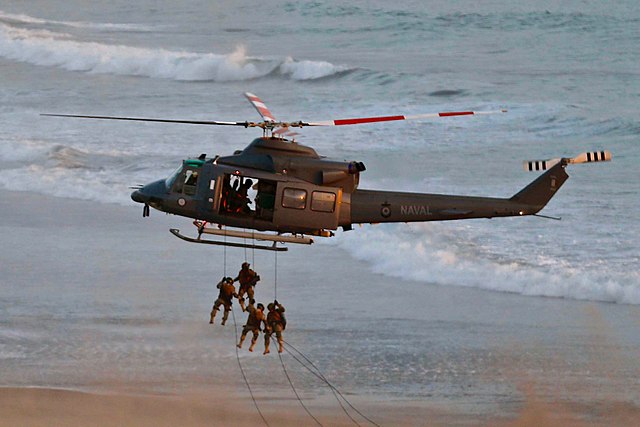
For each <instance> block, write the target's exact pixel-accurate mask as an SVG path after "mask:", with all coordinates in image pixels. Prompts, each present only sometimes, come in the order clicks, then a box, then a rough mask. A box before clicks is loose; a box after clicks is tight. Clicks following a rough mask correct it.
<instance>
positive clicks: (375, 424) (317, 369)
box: [283, 340, 380, 427]
mask: <svg viewBox="0 0 640 427" xmlns="http://www.w3.org/2000/svg"><path fill="white" fill-rule="evenodd" d="M283 342H284V344H285V345H286V346H287V347H291V348H292V349H293V350H294V351H295V352H296V353H298V354H299V355H300V356H301V357H302V358H303V359H304V360H306V361H307V363H309V364H310V365H311V366H313V368H314V369H315V370H316V371H317V372H316V371H314V370H312V369H311V368H309V366H307V365H306V364H305V363H304V362H302V361H301V360H300V359H298V358H297V357H296V355H294V354H293V353H291V351H289V349H288V348H287V347H285V350H286V351H287V353H289V354H290V355H291V357H293V358H294V359H295V360H296V361H297V362H298V363H299V364H301V365H302V366H303V367H304V368H305V369H307V370H308V371H309V372H311V373H312V374H313V375H314V376H315V377H316V378H318V379H320V380H321V381H322V382H324V383H325V384H327V386H329V388H330V389H331V390H332V391H333V392H334V395H335V394H336V393H337V394H338V395H339V396H340V397H341V398H342V399H343V400H344V401H345V402H346V403H347V405H349V407H350V408H351V409H353V410H354V411H355V412H356V413H357V414H358V415H360V416H361V417H362V418H363V419H365V420H367V421H368V422H369V423H371V424H373V425H374V426H376V427H380V425H379V424H377V423H376V422H374V421H373V420H371V419H370V418H368V417H367V416H365V415H364V414H363V413H362V412H360V411H359V410H358V409H357V408H356V407H355V406H353V405H352V404H351V402H349V400H348V399H347V398H346V397H344V395H343V394H342V393H341V392H340V390H338V389H337V388H336V387H335V386H334V385H333V384H331V383H330V382H329V380H328V379H327V378H326V377H325V376H324V374H323V373H322V371H320V369H319V368H318V367H317V366H316V365H315V364H314V363H313V362H312V361H311V360H310V359H309V358H308V357H307V356H305V354H304V353H302V352H301V351H300V350H298V349H297V348H295V347H294V346H293V345H292V344H290V343H288V342H287V341H284V340H283ZM336 399H337V396H336ZM337 400H338V403H340V400H339V399H337ZM340 406H341V407H342V410H343V411H344V412H345V414H347V416H348V417H349V418H350V419H351V421H353V422H354V423H355V424H356V425H358V426H359V425H360V424H359V423H358V422H357V421H356V420H355V419H353V417H351V415H350V414H349V412H348V411H347V410H346V408H345V407H344V406H343V405H342V403H340Z"/></svg>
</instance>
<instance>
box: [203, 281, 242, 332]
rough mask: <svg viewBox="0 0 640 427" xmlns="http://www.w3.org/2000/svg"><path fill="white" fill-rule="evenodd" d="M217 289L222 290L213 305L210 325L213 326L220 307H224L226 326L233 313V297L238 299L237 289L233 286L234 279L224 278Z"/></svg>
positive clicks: (223, 317)
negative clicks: (231, 312) (230, 313)
mask: <svg viewBox="0 0 640 427" xmlns="http://www.w3.org/2000/svg"><path fill="white" fill-rule="evenodd" d="M216 288H218V289H220V292H219V293H218V299H216V301H215V302H214V303H213V308H212V310H211V320H209V323H211V324H213V319H214V318H215V317H216V313H217V312H218V310H219V309H220V306H221V305H224V315H223V316H222V326H224V324H225V323H226V322H227V318H228V317H229V312H230V311H231V305H232V304H233V302H232V300H233V297H236V298H238V294H237V293H236V288H235V287H234V286H233V279H232V278H231V277H223V278H222V280H221V281H220V282H219V283H218V284H217V285H216Z"/></svg>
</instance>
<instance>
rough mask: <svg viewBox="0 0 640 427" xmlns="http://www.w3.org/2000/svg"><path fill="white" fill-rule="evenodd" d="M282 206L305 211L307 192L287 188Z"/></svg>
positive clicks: (283, 195)
mask: <svg viewBox="0 0 640 427" xmlns="http://www.w3.org/2000/svg"><path fill="white" fill-rule="evenodd" d="M282 206H283V207H285V208H291V209H304V208H305V207H306V206H307V192H306V191H305V190H299V189H297V188H285V189H284V192H283V193H282Z"/></svg>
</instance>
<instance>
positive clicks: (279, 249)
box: [169, 228, 289, 252]
mask: <svg viewBox="0 0 640 427" xmlns="http://www.w3.org/2000/svg"><path fill="white" fill-rule="evenodd" d="M169 231H170V232H171V234H173V235H174V236H176V237H178V238H179V239H182V240H184V241H186V242H191V243H204V244H207V245H217V246H232V247H235V248H247V249H261V250H265V251H276V252H285V251H288V250H289V248H285V247H278V246H276V245H277V242H273V245H272V246H262V245H252V244H247V243H235V242H225V241H222V242H221V241H219V240H208V239H202V238H201V236H199V237H197V238H195V239H194V238H193V237H187V236H184V235H182V234H180V230H178V229H177V228H171V229H169Z"/></svg>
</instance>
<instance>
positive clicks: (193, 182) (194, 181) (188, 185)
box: [183, 169, 198, 196]
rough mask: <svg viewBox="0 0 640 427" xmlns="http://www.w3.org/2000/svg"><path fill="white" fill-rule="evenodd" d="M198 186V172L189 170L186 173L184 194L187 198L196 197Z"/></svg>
mask: <svg viewBox="0 0 640 427" xmlns="http://www.w3.org/2000/svg"><path fill="white" fill-rule="evenodd" d="M197 185H198V171H195V170H192V169H187V170H186V171H185V172H184V186H183V189H184V194H185V195H187V196H195V194H196V189H197Z"/></svg>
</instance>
